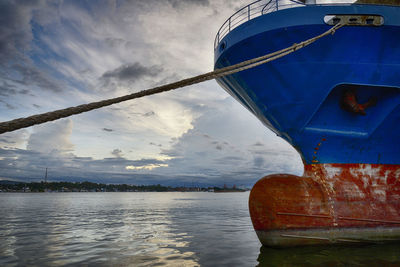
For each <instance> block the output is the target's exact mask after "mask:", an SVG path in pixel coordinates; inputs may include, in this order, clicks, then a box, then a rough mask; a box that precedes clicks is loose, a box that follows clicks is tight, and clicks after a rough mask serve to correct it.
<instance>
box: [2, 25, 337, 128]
mask: <svg viewBox="0 0 400 267" xmlns="http://www.w3.org/2000/svg"><path fill="white" fill-rule="evenodd" d="M343 26H344V25H343V24H336V25H335V26H333V27H332V28H330V29H329V30H328V31H326V32H324V33H322V34H320V35H318V36H315V37H313V38H310V39H308V40H306V41H303V42H301V43H299V44H293V45H292V46H290V47H287V48H284V49H282V50H279V51H276V52H273V53H270V54H267V55H264V56H261V57H257V58H253V59H250V60H246V61H243V62H240V63H238V64H235V65H232V66H228V67H224V68H221V69H216V70H214V71H211V72H208V73H205V74H201V75H198V76H195V77H191V78H187V79H183V80H180V81H178V82H173V83H169V84H166V85H161V86H158V87H154V88H151V89H147V90H143V91H140V92H137V93H133V94H129V95H125V96H120V97H116V98H111V99H106V100H102V101H98V102H92V103H89V104H83V105H79V106H75V107H69V108H65V109H59V110H55V111H51V112H47V113H42V114H38V115H33V116H30V117H26V118H19V119H15V120H11V121H6V122H1V123H0V134H2V133H6V132H12V131H15V130H18V129H22V128H26V127H29V126H33V125H37V124H41V123H45V122H49V121H54V120H57V119H61V118H65V117H69V116H72V115H76V114H80V113H83V112H87V111H90V110H94V109H98V108H101V107H105V106H110V105H112V104H117V103H120V102H123V101H127V100H131V99H135V98H140V97H143V96H148V95H154V94H158V93H162V92H167V91H171V90H174V89H177V88H181V87H185V86H188V85H192V84H196V83H200V82H204V81H208V80H212V79H216V78H219V77H222V76H226V75H229V74H233V73H236V72H239V71H242V70H246V69H250V68H254V67H256V66H259V65H261V64H265V63H267V62H270V61H273V60H275V59H278V58H281V57H284V56H286V55H288V54H291V53H293V52H295V51H296V50H299V49H301V48H303V47H306V46H308V45H310V44H312V43H313V42H315V41H317V40H318V39H320V38H322V37H324V36H327V35H329V34H333V33H335V31H336V30H337V29H339V28H341V27H343Z"/></svg>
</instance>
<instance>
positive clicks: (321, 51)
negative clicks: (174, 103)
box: [215, 5, 400, 165]
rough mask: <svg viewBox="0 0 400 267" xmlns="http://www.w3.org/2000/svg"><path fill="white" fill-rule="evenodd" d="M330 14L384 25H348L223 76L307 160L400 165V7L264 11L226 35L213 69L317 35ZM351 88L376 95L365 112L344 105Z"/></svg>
mask: <svg viewBox="0 0 400 267" xmlns="http://www.w3.org/2000/svg"><path fill="white" fill-rule="evenodd" d="M329 14H353V15H354V14H356V15H357V14H358V15H363V14H370V15H380V16H382V17H383V18H384V25H382V26H378V27H372V26H371V27H368V26H345V27H343V28H341V29H339V30H338V31H337V32H336V33H335V34H334V35H331V36H328V37H325V38H323V39H321V40H319V41H317V42H316V43H313V44H312V45H310V46H308V47H305V48H303V49H301V50H299V51H296V52H295V53H292V54H290V55H288V56H285V57H283V58H280V59H278V60H276V61H273V62H270V63H267V64H264V65H261V66H258V67H256V68H253V69H249V70H245V71H242V72H239V73H236V74H233V75H229V76H226V77H223V78H219V79H218V83H219V84H220V85H221V86H222V87H223V88H224V89H225V90H226V91H227V92H229V93H230V94H231V95H232V96H233V97H234V98H236V99H237V100H238V101H239V102H240V103H242V104H243V105H244V106H245V107H246V108H247V109H248V110H249V111H251V112H252V113H253V114H254V115H255V116H257V117H258V118H259V119H260V120H261V121H262V122H263V123H264V124H265V125H266V126H267V127H268V128H269V129H271V130H272V131H274V132H275V133H276V134H277V135H278V136H280V137H282V138H284V139H285V140H286V141H287V142H289V143H290V144H291V145H292V146H293V147H294V148H295V149H296V150H297V151H298V152H299V153H300V155H301V156H302V159H303V161H304V163H305V164H306V165H307V164H315V163H316V164H320V163H341V164H348V163H352V164H358V163H365V164H384V165H386V164H400V138H399V137H400V7H393V6H379V5H343V6H337V5H332V6H326V5H324V6H319V5H314V6H304V7H295V8H290V9H285V10H280V11H276V12H273V13H269V14H266V15H262V16H259V17H257V18H254V19H252V20H249V21H247V22H245V23H243V24H242V25H240V26H238V27H237V28H235V29H233V30H232V31H230V32H229V33H228V34H227V35H226V36H225V37H224V38H223V39H222V40H220V43H219V46H217V47H216V50H215V68H216V69H217V68H221V67H225V66H229V65H233V64H236V63H239V62H242V61H244V60H247V59H251V58H255V57H258V56H262V55H265V54H267V53H270V52H275V51H277V50H279V49H282V48H286V47H288V46H290V45H292V44H293V43H299V42H301V41H304V40H306V39H309V38H311V37H314V36H316V35H319V34H321V33H323V32H324V31H326V30H328V29H329V28H330V27H331V26H329V25H327V24H325V23H324V16H326V15H329ZM346 88H356V93H357V98H358V100H359V102H361V103H363V102H366V101H368V99H370V98H374V99H376V105H375V106H373V107H370V108H368V109H367V110H366V115H365V116H362V115H359V114H353V113H351V112H349V111H346V110H344V109H343V108H341V105H340V103H341V99H342V97H343V91H344V90H345V89H346ZM321 140H322V141H323V145H321V142H322V141H321ZM316 147H318V153H317V152H316Z"/></svg>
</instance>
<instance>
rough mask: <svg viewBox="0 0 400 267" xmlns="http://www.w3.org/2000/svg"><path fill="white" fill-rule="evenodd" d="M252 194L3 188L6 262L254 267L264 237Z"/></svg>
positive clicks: (1, 259)
mask: <svg viewBox="0 0 400 267" xmlns="http://www.w3.org/2000/svg"><path fill="white" fill-rule="evenodd" d="M247 198H248V194H247V193H240V194H222V195H220V194H214V193H40V194H39V193H37V194H34V193H32V194H27V193H26V194H19V193H15V194H14V193H13V194H10V193H3V194H0V214H1V216H0V266H16V265H19V266H76V265H95V266H199V265H204V266H207V265H208V266H214V265H215V264H217V265H221V264H239V263H240V262H245V263H247V264H249V263H250V264H251V265H252V266H254V265H255V264H256V258H257V254H258V248H259V243H258V241H257V239H256V236H255V234H254V232H253V231H252V228H251V222H250V219H249V217H248V211H247ZM246 243H247V245H246ZM234 254H236V255H234ZM232 255H234V256H232Z"/></svg>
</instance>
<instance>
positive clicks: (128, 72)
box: [102, 62, 162, 81]
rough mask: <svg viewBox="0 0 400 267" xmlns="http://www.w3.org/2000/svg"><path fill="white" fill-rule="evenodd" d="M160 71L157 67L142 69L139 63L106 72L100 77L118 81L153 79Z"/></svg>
mask: <svg viewBox="0 0 400 267" xmlns="http://www.w3.org/2000/svg"><path fill="white" fill-rule="evenodd" d="M161 71H162V68H160V67H157V66H152V67H144V66H142V65H141V64H140V63H139V62H135V63H133V64H126V65H122V66H120V67H118V68H117V69H114V70H112V71H107V72H106V73H104V74H103V75H102V78H114V79H117V80H120V81H132V80H136V79H140V78H141V77H144V76H148V77H155V76H157V75H158V74H159V73H160V72H161Z"/></svg>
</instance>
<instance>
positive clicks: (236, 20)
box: [214, 0, 305, 49]
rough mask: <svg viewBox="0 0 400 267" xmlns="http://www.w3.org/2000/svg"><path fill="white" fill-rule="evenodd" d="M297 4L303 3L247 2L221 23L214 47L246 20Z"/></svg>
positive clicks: (293, 0) (284, 0) (278, 0)
mask: <svg viewBox="0 0 400 267" xmlns="http://www.w3.org/2000/svg"><path fill="white" fill-rule="evenodd" d="M298 6H305V4H304V3H303V2H300V1H297V0H257V1H254V2H252V3H250V4H248V5H247V6H245V7H243V8H241V9H239V10H238V11H236V12H235V13H234V14H233V15H232V16H230V17H229V18H228V19H227V20H226V21H225V22H224V24H222V26H221V28H220V29H219V30H218V33H217V35H216V37H215V41H214V49H216V48H217V47H218V45H219V43H220V41H221V40H222V39H223V38H224V37H225V36H226V35H227V34H228V33H230V32H231V31H232V30H233V29H235V28H236V27H238V26H239V25H241V24H243V23H245V22H246V21H249V20H251V19H254V18H256V17H259V16H262V15H265V14H267V13H271V12H274V11H278V10H282V9H286V8H292V7H298Z"/></svg>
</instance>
